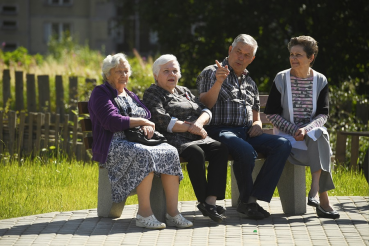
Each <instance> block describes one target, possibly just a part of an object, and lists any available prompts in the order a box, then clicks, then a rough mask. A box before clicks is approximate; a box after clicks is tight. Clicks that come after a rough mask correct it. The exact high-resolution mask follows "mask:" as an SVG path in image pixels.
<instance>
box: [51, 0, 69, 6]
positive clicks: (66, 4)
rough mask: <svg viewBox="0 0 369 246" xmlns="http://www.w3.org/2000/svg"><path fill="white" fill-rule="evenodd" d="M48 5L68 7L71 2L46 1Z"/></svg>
mask: <svg viewBox="0 0 369 246" xmlns="http://www.w3.org/2000/svg"><path fill="white" fill-rule="evenodd" d="M48 4H49V5H59V6H70V5H72V4H73V0H48Z"/></svg>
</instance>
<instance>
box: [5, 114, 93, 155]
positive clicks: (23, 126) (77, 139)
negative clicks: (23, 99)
mask: <svg viewBox="0 0 369 246" xmlns="http://www.w3.org/2000/svg"><path fill="white" fill-rule="evenodd" d="M0 117H1V118H3V121H0V139H1V140H2V143H1V144H0V154H2V153H9V155H10V156H11V157H14V156H17V157H18V159H21V158H22V157H28V156H31V157H35V156H51V155H55V156H56V155H60V153H61V154H65V155H66V156H67V157H68V158H76V159H77V160H86V161H89V160H90V154H89V153H88V152H86V150H85V149H84V146H83V144H82V142H81V141H82V139H83V135H82V133H81V130H80V127H79V124H78V116H77V115H74V117H73V118H72V119H71V120H72V123H71V122H70V121H69V115H68V114H65V115H63V116H62V117H60V115H59V114H56V115H55V121H53V122H52V121H51V113H29V114H28V115H27V113H26V112H20V113H19V114H18V115H17V113H16V112H15V111H9V112H8V113H7V114H6V115H4V112H2V111H0ZM61 118H64V123H62V122H61Z"/></svg>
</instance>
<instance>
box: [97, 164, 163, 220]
mask: <svg viewBox="0 0 369 246" xmlns="http://www.w3.org/2000/svg"><path fill="white" fill-rule="evenodd" d="M134 194H136V190H134V191H132V192H131V195H134ZM150 202H151V208H152V211H153V213H154V215H155V217H156V218H157V219H158V220H160V221H163V222H165V213H166V202H165V194H164V189H163V185H162V183H161V179H160V178H158V177H156V176H154V179H153V182H152V188H151V194H150ZM124 204H125V201H123V202H120V203H114V202H112V194H111V184H110V181H109V177H108V170H107V169H105V168H99V188H98V201H97V215H98V216H99V217H110V218H119V217H120V216H121V215H122V211H123V208H124Z"/></svg>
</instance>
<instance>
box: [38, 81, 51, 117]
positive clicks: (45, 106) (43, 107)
mask: <svg viewBox="0 0 369 246" xmlns="http://www.w3.org/2000/svg"><path fill="white" fill-rule="evenodd" d="M37 82H38V104H39V107H38V109H39V111H40V112H44V111H47V112H50V83H49V75H38V76H37Z"/></svg>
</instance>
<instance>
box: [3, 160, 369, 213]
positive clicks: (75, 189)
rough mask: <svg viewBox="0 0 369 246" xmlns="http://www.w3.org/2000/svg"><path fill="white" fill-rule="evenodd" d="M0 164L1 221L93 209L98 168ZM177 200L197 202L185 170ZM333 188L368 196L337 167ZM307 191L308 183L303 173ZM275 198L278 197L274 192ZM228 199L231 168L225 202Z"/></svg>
mask: <svg viewBox="0 0 369 246" xmlns="http://www.w3.org/2000/svg"><path fill="white" fill-rule="evenodd" d="M2 160H3V163H2V164H0V219H6V218H13V217H20V216H27V215H33V214H41V213H48V212H55V211H73V210H80V209H88V208H96V206H97V184H98V165H97V164H85V165H84V164H82V163H80V162H76V161H72V162H68V161H65V160H62V161H56V160H49V162H48V163H47V164H46V163H45V162H43V161H41V160H40V159H37V158H36V159H35V160H34V161H30V160H26V161H24V162H23V163H22V164H21V165H19V164H18V162H8V161H7V160H6V158H2ZM183 173H184V179H183V181H182V182H181V184H180V191H179V200H180V201H191V200H196V197H195V195H194V192H193V189H192V185H191V182H190V180H189V178H188V173H187V171H186V170H185V168H184V171H183ZM333 178H334V182H335V185H336V189H335V190H333V191H330V192H329V194H330V195H331V196H367V195H368V184H367V182H366V180H365V177H364V175H363V174H362V173H361V172H356V171H351V170H346V169H345V168H336V170H335V171H334V172H333ZM306 180H307V192H308V190H309V185H310V182H311V175H310V171H309V169H308V168H307V172H306ZM274 196H278V191H277V190H276V191H275V193H274ZM230 198H231V179H230V168H228V180H227V190H226V199H230ZM126 204H128V205H129V204H137V196H131V197H129V198H128V200H127V203H126Z"/></svg>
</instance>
